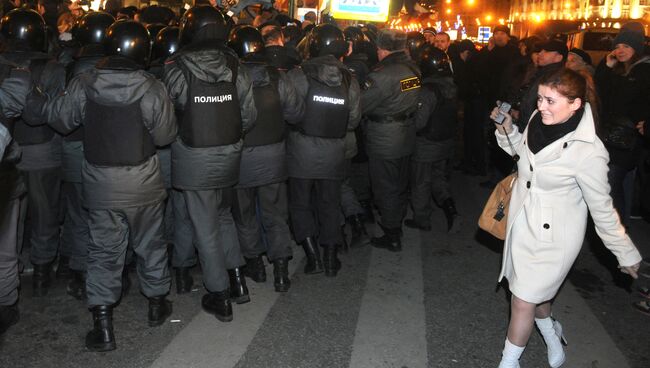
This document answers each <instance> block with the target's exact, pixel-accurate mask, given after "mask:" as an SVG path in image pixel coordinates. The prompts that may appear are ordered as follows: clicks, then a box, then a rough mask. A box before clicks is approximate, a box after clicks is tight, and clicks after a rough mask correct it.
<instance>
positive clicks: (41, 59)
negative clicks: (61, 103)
mask: <svg viewBox="0 0 650 368" xmlns="http://www.w3.org/2000/svg"><path fill="white" fill-rule="evenodd" d="M2 56H3V57H4V58H6V59H7V60H10V61H12V62H14V63H16V64H19V65H21V66H23V67H25V68H29V69H30V70H32V69H33V68H30V64H32V63H37V62H38V63H43V64H44V67H43V69H42V72H41V73H40V76H39V79H40V80H39V81H38V82H37V83H38V84H39V86H40V87H41V89H42V90H43V91H44V92H45V93H47V94H48V95H49V96H56V95H58V94H60V93H61V92H62V91H63V89H64V88H65V77H66V73H65V68H64V67H63V65H61V64H59V63H58V62H56V61H55V60H54V59H52V58H51V57H50V56H49V55H47V54H45V53H42V52H32V51H20V50H19V49H16V50H11V51H8V52H6V53H3V54H2ZM37 60H38V61H37ZM25 124H27V122H25V121H23V119H19V120H18V121H16V128H15V131H14V133H15V135H14V139H16V140H17V141H18V142H20V141H21V139H20V137H19V135H18V132H17V129H18V125H23V126H24V125H25ZM27 125H30V126H35V127H36V126H38V127H39V128H42V129H49V128H47V127H46V126H44V125H45V122H43V121H29V124H27ZM28 129H29V128H28ZM21 150H22V157H21V159H20V162H19V163H18V168H19V169H20V170H27V171H29V170H41V169H50V168H56V167H60V166H61V136H60V135H59V134H53V135H52V138H51V139H50V140H48V141H47V142H44V143H38V144H29V145H26V144H21Z"/></svg>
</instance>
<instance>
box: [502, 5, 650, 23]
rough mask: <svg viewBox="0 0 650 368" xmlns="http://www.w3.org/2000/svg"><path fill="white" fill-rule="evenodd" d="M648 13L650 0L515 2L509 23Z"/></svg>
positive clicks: (632, 15) (636, 16) (615, 17)
mask: <svg viewBox="0 0 650 368" xmlns="http://www.w3.org/2000/svg"><path fill="white" fill-rule="evenodd" d="M649 13H650V0H512V6H511V7H510V18H509V20H510V21H511V22H526V21H532V22H541V21H545V20H587V19H589V20H591V19H640V18H644V17H647V16H648V14H649Z"/></svg>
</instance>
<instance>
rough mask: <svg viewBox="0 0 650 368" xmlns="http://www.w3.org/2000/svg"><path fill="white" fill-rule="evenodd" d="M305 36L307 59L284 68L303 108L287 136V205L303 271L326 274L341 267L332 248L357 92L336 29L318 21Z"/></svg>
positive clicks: (335, 248)
mask: <svg viewBox="0 0 650 368" xmlns="http://www.w3.org/2000/svg"><path fill="white" fill-rule="evenodd" d="M308 42H309V44H308V46H309V55H310V59H309V60H307V61H305V62H303V63H302V65H301V67H300V68H299V69H293V70H291V71H290V72H289V73H288V75H289V77H290V78H291V80H292V81H293V84H294V86H295V87H296V91H297V92H298V96H300V97H301V98H302V99H304V101H305V108H306V110H305V115H304V117H303V119H302V121H301V122H300V123H298V124H295V125H293V128H292V130H291V131H290V133H289V138H288V140H287V161H288V165H289V210H290V213H291V222H292V224H293V231H294V236H295V239H296V241H297V242H298V243H299V244H301V245H302V247H303V249H304V251H305V254H306V256H307V264H306V266H305V273H307V274H313V273H319V272H323V269H324V271H325V274H326V276H336V274H337V272H338V271H339V269H340V268H341V263H340V261H339V259H338V257H337V251H338V247H339V246H340V245H342V242H343V239H342V236H341V229H340V220H341V181H342V180H343V177H344V170H343V169H344V167H343V166H344V162H345V136H346V133H347V132H348V131H353V130H354V129H355V128H356V126H357V124H358V122H359V118H360V107H359V94H360V92H359V86H358V84H357V82H356V81H354V80H353V77H352V75H351V74H350V72H349V71H348V69H347V68H346V67H345V65H344V64H343V63H342V62H341V60H342V58H343V56H345V55H346V54H347V53H348V50H349V45H348V43H347V42H346V41H345V40H344V37H343V32H341V30H339V29H338V28H336V27H335V26H333V25H331V24H322V25H318V26H316V27H315V28H314V30H313V31H312V34H311V38H310V40H309V41H308ZM319 244H320V246H322V247H323V251H324V256H323V259H322V260H321V257H320V250H319Z"/></svg>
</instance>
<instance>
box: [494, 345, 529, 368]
mask: <svg viewBox="0 0 650 368" xmlns="http://www.w3.org/2000/svg"><path fill="white" fill-rule="evenodd" d="M525 348H526V347H525V346H517V345H515V344H513V343H511V342H510V341H509V340H508V339H506V343H505V346H504V347H503V355H502V356H501V363H499V367H498V368H519V358H520V357H521V353H523V352H524V349H525Z"/></svg>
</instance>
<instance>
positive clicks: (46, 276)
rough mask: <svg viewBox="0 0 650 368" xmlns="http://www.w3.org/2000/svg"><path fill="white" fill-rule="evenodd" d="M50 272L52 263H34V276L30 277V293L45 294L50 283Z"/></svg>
mask: <svg viewBox="0 0 650 368" xmlns="http://www.w3.org/2000/svg"><path fill="white" fill-rule="evenodd" d="M51 273H52V263H46V264H42V265H37V264H35V265H34V276H33V279H32V293H33V295H34V296H37V297H41V296H45V295H47V292H48V290H49V289H50V285H51V284H52V278H51V275H50V274H51Z"/></svg>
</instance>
